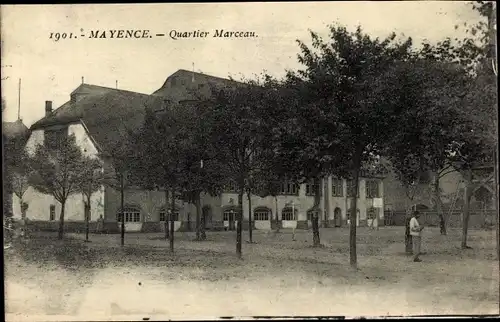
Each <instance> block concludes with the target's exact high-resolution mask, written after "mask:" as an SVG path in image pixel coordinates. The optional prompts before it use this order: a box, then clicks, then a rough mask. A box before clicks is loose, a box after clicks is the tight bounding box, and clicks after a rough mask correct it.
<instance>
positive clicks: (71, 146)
mask: <svg viewBox="0 0 500 322" xmlns="http://www.w3.org/2000/svg"><path fill="white" fill-rule="evenodd" d="M81 161H82V153H81V151H80V149H79V148H78V146H77V145H76V140H75V136H74V135H69V136H68V137H67V139H65V140H62V141H61V144H60V146H59V149H54V150H52V149H48V148H46V147H45V146H44V145H38V146H37V148H36V151H35V154H34V156H33V157H32V159H31V166H32V168H33V170H34V173H33V175H32V176H31V177H30V180H29V182H30V185H31V186H32V187H33V188H35V189H36V190H38V191H39V192H41V193H44V194H50V195H53V196H54V198H55V199H56V200H57V201H59V202H60V203H63V202H65V201H66V199H67V198H68V196H69V195H71V194H74V193H77V192H79V186H78V184H79V182H80V178H81V175H80V173H81V171H80V170H81Z"/></svg>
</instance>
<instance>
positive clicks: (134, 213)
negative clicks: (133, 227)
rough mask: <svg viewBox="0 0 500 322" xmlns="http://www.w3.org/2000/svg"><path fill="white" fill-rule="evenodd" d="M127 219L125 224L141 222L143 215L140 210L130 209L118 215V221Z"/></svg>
mask: <svg viewBox="0 0 500 322" xmlns="http://www.w3.org/2000/svg"><path fill="white" fill-rule="evenodd" d="M123 217H125V222H141V213H140V211H139V210H136V209H133V208H128V209H125V211H124V214H122V213H121V212H119V213H117V214H116V221H118V222H121V221H122V219H123Z"/></svg>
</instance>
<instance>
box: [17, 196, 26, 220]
mask: <svg viewBox="0 0 500 322" xmlns="http://www.w3.org/2000/svg"><path fill="white" fill-rule="evenodd" d="M23 203H24V202H23V198H19V207H20V208H19V209H21V218H23V219H25V218H26V209H24V207H23Z"/></svg>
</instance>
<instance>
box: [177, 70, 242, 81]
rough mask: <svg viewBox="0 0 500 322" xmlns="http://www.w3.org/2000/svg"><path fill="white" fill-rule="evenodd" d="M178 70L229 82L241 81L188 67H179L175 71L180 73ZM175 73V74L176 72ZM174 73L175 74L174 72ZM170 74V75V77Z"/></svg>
mask: <svg viewBox="0 0 500 322" xmlns="http://www.w3.org/2000/svg"><path fill="white" fill-rule="evenodd" d="M178 72H188V73H193V74H196V75H202V76H206V77H211V78H217V79H221V80H224V81H228V82H236V83H241V82H240V81H237V80H234V79H230V78H224V77H220V76H214V75H210V74H205V73H200V72H195V71H192V70H187V69H184V68H180V69H178V70H177V71H176V72H175V73H178ZM175 73H174V74H175ZM172 75H173V74H172ZM172 75H170V76H172ZM170 76H169V77H170Z"/></svg>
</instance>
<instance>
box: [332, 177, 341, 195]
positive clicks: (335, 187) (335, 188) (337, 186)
mask: <svg viewBox="0 0 500 322" xmlns="http://www.w3.org/2000/svg"><path fill="white" fill-rule="evenodd" d="M343 195H344V187H343V184H342V179H332V196H333V197H342V196H343Z"/></svg>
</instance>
